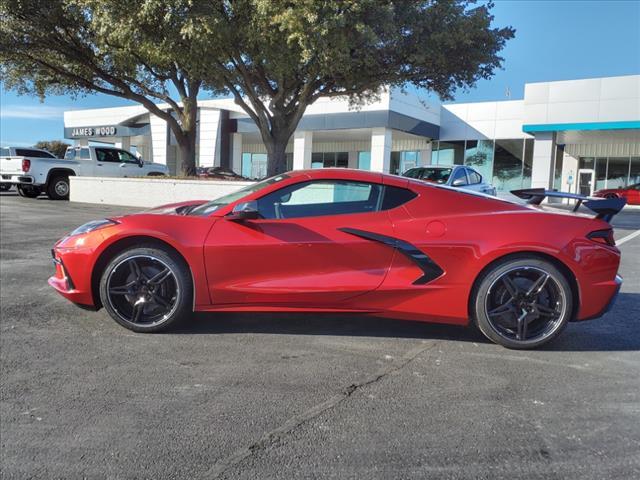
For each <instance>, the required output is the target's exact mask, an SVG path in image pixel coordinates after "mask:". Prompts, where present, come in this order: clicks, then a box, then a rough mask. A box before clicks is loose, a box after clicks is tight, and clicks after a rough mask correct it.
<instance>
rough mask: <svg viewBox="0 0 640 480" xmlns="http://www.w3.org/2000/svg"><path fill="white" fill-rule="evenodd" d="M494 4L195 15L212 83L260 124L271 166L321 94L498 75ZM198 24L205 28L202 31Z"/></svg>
mask: <svg viewBox="0 0 640 480" xmlns="http://www.w3.org/2000/svg"><path fill="white" fill-rule="evenodd" d="M492 6H493V5H492V4H491V3H485V4H484V5H480V6H475V5H474V3H473V2H472V1H469V0H426V1H416V0H394V1H380V0H323V1H319V0H296V1H276V0H235V1H224V2H210V3H208V4H207V6H206V7H203V12H202V15H200V16H197V17H194V18H193V27H192V28H193V31H194V36H193V41H194V42H196V43H197V44H199V45H200V47H199V48H198V50H202V51H205V52H207V53H206V57H205V58H207V61H208V63H209V65H208V66H209V68H207V70H206V72H205V73H204V78H205V81H206V82H207V84H208V85H213V86H214V87H216V88H217V89H224V90H226V91H228V92H230V93H231V94H232V95H233V97H234V98H235V101H236V102H237V103H238V104H239V105H240V106H242V108H243V109H244V110H245V111H246V112H247V113H248V114H249V115H250V116H251V118H252V119H253V120H254V121H255V123H256V125H257V126H258V128H259V130H260V133H261V136H262V140H263V141H264V143H265V145H266V147H267V151H268V154H269V166H268V173H269V174H270V175H273V174H276V173H279V172H282V171H283V170H284V169H285V168H286V159H285V158H286V157H285V153H284V151H285V148H286V145H287V143H288V141H289V139H290V137H291V135H292V133H293V132H294V130H295V129H296V126H297V125H298V122H299V120H300V118H301V117H302V115H303V113H304V111H305V109H306V108H307V106H308V105H310V104H312V103H313V102H314V101H315V100H317V99H318V98H321V97H336V96H346V97H349V99H350V100H351V102H352V104H356V105H357V104H361V103H362V102H366V101H368V100H370V99H372V98H375V97H376V95H377V94H378V93H379V92H380V89H381V88H384V87H400V88H405V87H407V86H409V85H413V86H415V87H418V88H425V89H429V90H431V91H433V92H436V93H437V94H438V95H439V96H440V97H442V98H443V99H450V98H451V96H452V94H453V92H454V91H455V90H456V89H458V88H467V87H470V86H472V85H474V84H475V83H476V82H477V81H478V80H479V79H485V78H489V77H491V76H492V74H493V72H494V70H495V69H497V68H499V67H500V66H501V62H502V58H501V57H500V56H499V52H500V50H501V49H502V48H503V47H504V45H505V42H506V41H507V40H508V39H510V38H511V37H513V35H514V30H513V29H512V28H510V27H504V28H497V27H494V26H492V22H493V16H492V15H491V13H490V12H491V8H492ZM195 32H197V34H196V33H195Z"/></svg>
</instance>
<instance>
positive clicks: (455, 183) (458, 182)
mask: <svg viewBox="0 0 640 480" xmlns="http://www.w3.org/2000/svg"><path fill="white" fill-rule="evenodd" d="M463 185H464V180H462V179H461V178H458V179H457V180H454V181H453V183H452V184H451V186H452V187H461V186H463Z"/></svg>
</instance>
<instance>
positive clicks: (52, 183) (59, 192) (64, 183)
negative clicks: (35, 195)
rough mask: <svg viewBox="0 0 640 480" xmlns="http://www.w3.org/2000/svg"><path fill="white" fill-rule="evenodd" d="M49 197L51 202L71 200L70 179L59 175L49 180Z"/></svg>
mask: <svg viewBox="0 0 640 480" xmlns="http://www.w3.org/2000/svg"><path fill="white" fill-rule="evenodd" d="M47 196H48V197H49V198H50V199H51V200H66V199H67V198H69V177H68V176H67V175H58V176H56V177H53V178H52V179H51V180H49V183H48V184H47Z"/></svg>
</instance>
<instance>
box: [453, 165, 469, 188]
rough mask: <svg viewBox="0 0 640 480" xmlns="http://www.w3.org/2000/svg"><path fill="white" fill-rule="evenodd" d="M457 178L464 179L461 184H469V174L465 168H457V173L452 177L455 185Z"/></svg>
mask: <svg viewBox="0 0 640 480" xmlns="http://www.w3.org/2000/svg"><path fill="white" fill-rule="evenodd" d="M457 180H462V184H461V185H468V182H467V174H466V172H465V169H464V168H458V169H456V171H455V173H454V174H453V178H452V179H451V185H453V184H454V183H455V182H456V181H457Z"/></svg>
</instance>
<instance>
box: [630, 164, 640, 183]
mask: <svg viewBox="0 0 640 480" xmlns="http://www.w3.org/2000/svg"><path fill="white" fill-rule="evenodd" d="M636 183H640V157H631V166H630V169H629V185H634V184H636Z"/></svg>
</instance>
